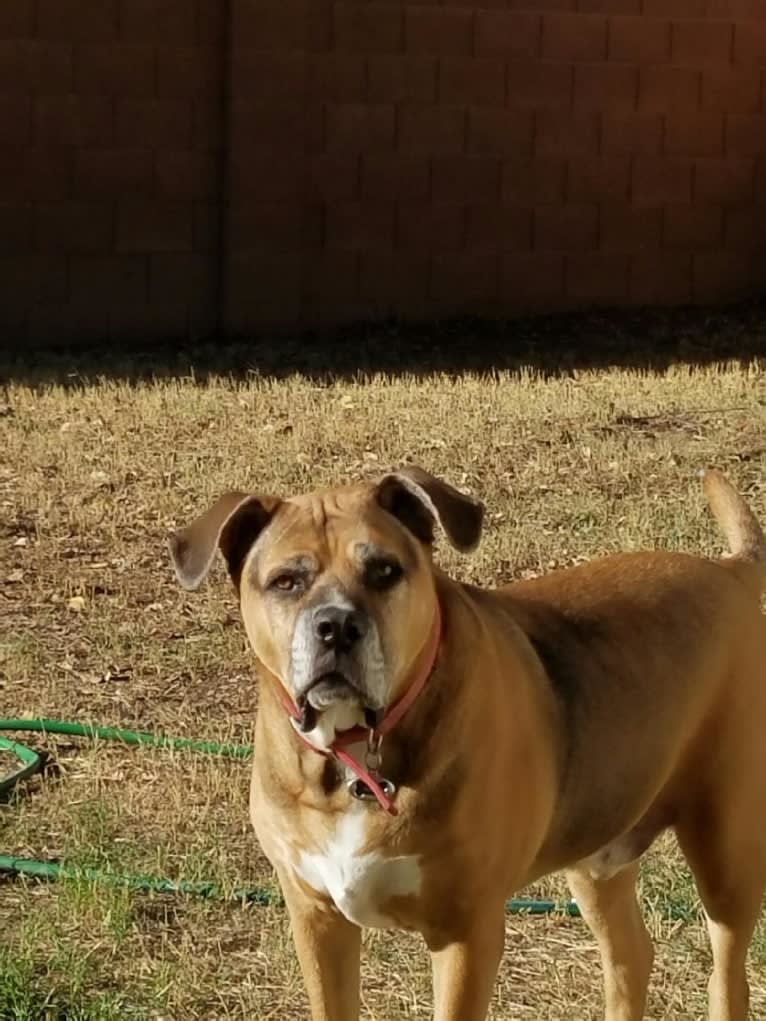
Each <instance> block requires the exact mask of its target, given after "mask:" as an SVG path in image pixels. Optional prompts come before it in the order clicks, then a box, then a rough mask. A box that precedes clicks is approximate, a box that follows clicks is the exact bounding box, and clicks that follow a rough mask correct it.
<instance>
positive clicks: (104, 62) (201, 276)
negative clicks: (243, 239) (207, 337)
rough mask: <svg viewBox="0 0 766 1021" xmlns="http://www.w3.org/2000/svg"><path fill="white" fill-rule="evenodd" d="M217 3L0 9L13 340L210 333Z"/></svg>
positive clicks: (2, 241) (8, 334)
mask: <svg viewBox="0 0 766 1021" xmlns="http://www.w3.org/2000/svg"><path fill="white" fill-rule="evenodd" d="M222 6H223V5H222V4H221V3H219V2H218V0H7V2H4V3H1V4H0V329H2V335H3V338H4V340H5V341H6V343H7V340H8V338H19V339H20V340H22V341H23V340H24V339H25V338H28V339H30V340H32V341H33V342H35V343H41V344H45V343H56V342H67V341H69V340H77V341H87V340H103V339H105V338H111V339H113V340H115V341H121V340H130V339H131V338H134V337H149V338H151V337H154V336H161V335H165V334H168V335H177V336H181V335H187V334H188V333H189V332H192V333H200V332H205V333H208V332H210V331H211V329H212V328H214V326H215V324H216V321H217V303H218V280H219V275H220V274H219V272H218V240H217V233H218V231H217V223H218V220H219V211H218V208H217V204H218V202H219V200H220V182H219V177H220V164H221V160H220V158H219V154H218V149H219V147H220V133H221V80H222V73H223V72H222V60H223V50H222V47H221V38H222V31H223V20H222V15H221V10H222Z"/></svg>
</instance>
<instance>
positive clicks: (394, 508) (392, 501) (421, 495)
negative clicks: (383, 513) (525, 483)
mask: <svg viewBox="0 0 766 1021" xmlns="http://www.w3.org/2000/svg"><path fill="white" fill-rule="evenodd" d="M375 498H376V500H377V501H378V503H379V504H380V506H381V507H382V508H383V509H384V510H387V511H388V513H389V514H393V516H394V517H395V518H398V520H399V521H401V523H402V524H403V525H405V526H406V527H407V528H408V529H409V530H410V531H411V532H412V534H413V535H415V536H416V537H417V538H418V539H420V540H421V542H426V543H431V542H433V539H434V524H435V523H436V522H437V521H438V522H439V524H440V525H441V526H442V528H443V529H444V532H445V534H446V536H447V538H448V539H449V541H450V542H451V544H452V545H453V546H454V547H455V549H459V550H460V551H461V552H463V553H469V552H470V551H471V550H473V549H475V548H476V547H477V546H478V544H479V538H480V536H481V526H482V519H483V517H484V505H483V504H482V503H481V502H480V501H479V500H475V499H474V498H473V497H472V496H466V495H465V494H464V493H459V492H458V491H457V489H453V487H452V486H450V485H448V484H447V483H446V482H442V480H441V479H437V478H435V477H434V476H433V475H429V474H428V472H424V471H423V470H422V469H421V468H415V467H411V468H403V469H402V470H401V471H398V472H394V473H393V474H391V475H386V476H385V477H384V478H383V479H381V481H380V482H379V483H378V486H377V488H376V490H375Z"/></svg>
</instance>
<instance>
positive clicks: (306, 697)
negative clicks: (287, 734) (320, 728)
mask: <svg viewBox="0 0 766 1021" xmlns="http://www.w3.org/2000/svg"><path fill="white" fill-rule="evenodd" d="M343 703H356V704H357V705H358V706H359V708H360V709H361V710H362V712H363V713H364V719H365V724H366V725H367V726H368V727H370V728H374V727H375V726H377V724H378V723H379V722H380V715H381V712H382V710H380V709H377V708H373V707H372V706H369V705H368V704H367V703H366V699H365V695H364V693H363V692H362V691H360V689H359V688H358V687H357V686H356V685H355V684H354V682H353V681H352V680H350V678H348V677H346V676H345V674H342V673H340V672H339V671H337V670H330V671H328V672H327V673H324V674H320V675H319V676H318V677H317V678H315V680H313V681H312V682H311V684H310V686H309V687H308V688H307V689H306V690H305V691H304V692H303V693H302V694H301V695H300V696H299V698H298V700H297V707H298V712H299V713H300V721H299V726H300V729H301V730H302V731H304V732H306V731H309V730H313V729H314V727H315V726H316V724H317V716H318V714H319V713H321V712H324V711H325V710H326V709H329V708H330V707H331V706H337V705H340V704H343Z"/></svg>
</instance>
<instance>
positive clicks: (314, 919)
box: [278, 871, 362, 1021]
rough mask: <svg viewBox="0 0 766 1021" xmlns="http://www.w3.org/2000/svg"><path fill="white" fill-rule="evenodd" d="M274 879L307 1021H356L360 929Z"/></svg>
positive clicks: (292, 885)
mask: <svg viewBox="0 0 766 1021" xmlns="http://www.w3.org/2000/svg"><path fill="white" fill-rule="evenodd" d="M278 874H279V880H280V885H281V887H282V893H283V894H284V898H285V903H286V904H287V910H288V912H289V914H290V924H291V927H292V932H293V941H294V943H295V949H296V951H297V954H298V961H299V963H300V966H301V972H302V973H303V980H304V982H305V983H306V991H307V993H308V998H309V1004H310V1005H311V1017H312V1021H359V959H360V955H361V948H362V930H361V929H360V928H359V927H358V926H356V925H353V924H352V923H351V922H349V921H347V919H345V918H344V917H343V915H342V914H341V913H340V912H339V911H337V910H336V909H335V908H334V907H332V906H329V905H325V904H323V903H322V902H321V901H318V900H315V899H314V898H312V897H309V896H308V895H307V894H306V893H304V891H303V890H302V889H300V887H298V886H297V885H296V884H295V883H294V882H293V881H292V880H291V879H290V877H289V876H287V875H285V874H284V873H282V872H281V871H279V873H278Z"/></svg>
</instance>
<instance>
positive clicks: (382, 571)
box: [364, 560, 403, 589]
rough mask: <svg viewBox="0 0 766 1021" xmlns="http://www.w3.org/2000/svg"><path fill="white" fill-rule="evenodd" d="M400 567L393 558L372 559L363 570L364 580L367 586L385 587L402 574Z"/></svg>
mask: <svg viewBox="0 0 766 1021" xmlns="http://www.w3.org/2000/svg"><path fill="white" fill-rule="evenodd" d="M402 574H403V572H402V568H401V565H400V564H397V563H396V561H395V560H372V561H370V562H369V563H368V564H367V566H366V567H365V570H364V580H365V583H366V584H367V585H368V587H369V588H373V589H387V588H390V587H391V586H392V585H394V584H395V583H396V582H397V581H398V580H399V579H400V578H401V576H402Z"/></svg>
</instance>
